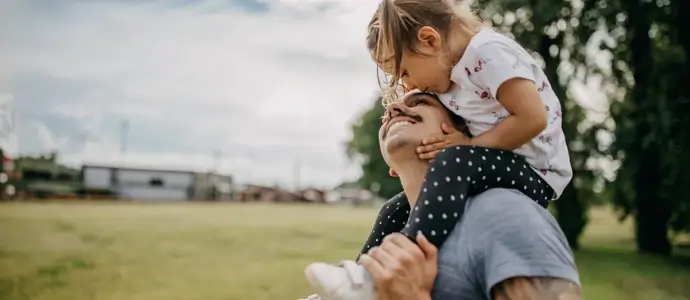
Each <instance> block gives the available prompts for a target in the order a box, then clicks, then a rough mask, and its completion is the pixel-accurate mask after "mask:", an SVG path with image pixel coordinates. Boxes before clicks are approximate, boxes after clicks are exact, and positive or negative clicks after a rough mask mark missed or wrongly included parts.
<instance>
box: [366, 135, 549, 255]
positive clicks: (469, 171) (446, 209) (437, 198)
mask: <svg viewBox="0 0 690 300" xmlns="http://www.w3.org/2000/svg"><path fill="white" fill-rule="evenodd" d="M492 188H508V189H515V190H519V191H521V192H523V193H524V194H525V195H527V196H528V197H530V198H532V199H533V200H534V201H536V202H537V203H538V204H539V205H541V206H543V207H547V206H548V204H549V202H550V201H551V199H552V198H553V196H554V192H553V189H551V187H549V185H548V184H547V183H546V182H545V181H544V180H543V179H542V178H541V177H540V176H539V175H537V173H536V171H534V169H532V167H531V166H530V165H529V164H527V162H525V160H524V158H522V157H521V156H519V155H517V154H515V153H513V152H510V151H503V150H497V149H489V148H481V147H474V146H453V147H449V148H446V149H444V150H442V151H441V152H440V153H439V154H438V155H437V156H436V158H435V159H434V160H433V161H432V162H431V164H430V165H429V169H428V170H427V173H426V177H425V179H424V184H423V186H422V190H421V192H420V194H419V198H417V202H416V203H415V205H414V207H412V208H411V207H410V205H409V202H408V201H407V197H405V194H403V193H400V194H398V195H397V196H395V197H393V198H391V199H390V200H388V201H387V202H386V203H385V204H384V205H383V208H381V212H380V213H379V215H378V217H377V219H376V223H374V228H373V229H372V231H371V234H370V235H369V238H368V239H367V241H366V243H365V244H364V247H363V248H362V250H361V251H360V254H362V253H366V252H367V251H369V249H371V248H372V247H375V246H378V245H380V244H381V242H382V241H383V238H384V237H385V236H386V235H388V234H391V233H393V232H402V233H403V234H405V235H406V236H408V237H409V238H410V239H411V240H412V241H415V236H416V234H417V232H421V233H423V234H424V236H425V237H426V238H427V239H428V240H429V241H430V242H431V243H433V244H434V245H435V246H436V247H441V245H442V244H443V242H444V241H445V240H446V237H447V236H448V234H449V233H450V231H451V230H452V229H453V228H454V227H455V224H456V223H457V222H458V220H459V219H460V217H462V213H463V211H464V210H465V203H466V201H467V198H468V197H471V196H474V195H477V194H479V193H482V192H484V191H486V190H488V189H492Z"/></svg>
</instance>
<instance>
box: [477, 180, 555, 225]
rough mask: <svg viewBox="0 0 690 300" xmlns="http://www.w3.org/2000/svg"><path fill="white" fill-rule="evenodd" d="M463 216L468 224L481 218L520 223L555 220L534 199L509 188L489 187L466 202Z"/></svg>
mask: <svg viewBox="0 0 690 300" xmlns="http://www.w3.org/2000/svg"><path fill="white" fill-rule="evenodd" d="M464 218H465V221H464V222H467V223H470V224H473V223H474V222H475V221H482V220H483V221H486V220H494V221H496V220H495V219H501V220H503V221H505V222H507V223H510V222H520V223H521V224H524V222H525V221H526V219H529V220H535V219H536V220H540V222H548V223H551V222H556V220H555V219H554V218H553V216H552V215H551V214H550V213H549V212H548V211H547V210H545V209H543V208H542V207H541V206H539V205H538V204H537V203H536V202H535V201H534V200H532V199H531V198H529V197H527V196H526V195H525V194H523V193H520V192H519V191H517V190H511V189H491V190H488V191H486V192H484V193H482V194H479V195H477V196H475V197H473V198H472V199H471V200H470V201H469V203H468V204H467V208H466V211H465V214H464ZM487 218H488V219H487ZM481 223H485V222H481ZM492 223H495V222H492Z"/></svg>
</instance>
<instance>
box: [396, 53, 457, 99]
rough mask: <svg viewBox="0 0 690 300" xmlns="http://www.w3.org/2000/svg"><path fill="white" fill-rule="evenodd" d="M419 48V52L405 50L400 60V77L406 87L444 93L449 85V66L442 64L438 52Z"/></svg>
mask: <svg viewBox="0 0 690 300" xmlns="http://www.w3.org/2000/svg"><path fill="white" fill-rule="evenodd" d="M420 48H428V47H420ZM419 50H420V51H419V52H421V54H420V53H415V52H413V51H405V52H404V53H403V56H402V60H401V61H400V78H401V80H402V82H403V84H404V85H405V87H406V89H408V90H414V89H418V90H420V91H428V92H434V93H439V94H442V93H445V92H446V91H448V89H450V85H451V82H450V72H451V67H449V66H446V65H444V63H443V62H442V60H441V57H440V53H433V51H429V50H431V49H419ZM425 50H426V51H425Z"/></svg>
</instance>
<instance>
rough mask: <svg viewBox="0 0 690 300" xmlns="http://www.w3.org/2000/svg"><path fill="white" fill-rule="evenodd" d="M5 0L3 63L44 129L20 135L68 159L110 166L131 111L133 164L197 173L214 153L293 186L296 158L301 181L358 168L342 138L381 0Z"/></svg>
mask: <svg viewBox="0 0 690 300" xmlns="http://www.w3.org/2000/svg"><path fill="white" fill-rule="evenodd" d="M14 1H15V2H13V3H10V4H9V5H7V4H5V5H6V6H5V7H4V8H3V9H8V10H10V9H11V10H12V15H13V17H12V18H8V19H6V20H5V21H4V22H3V21H0V25H2V26H0V27H4V26H5V25H7V26H8V27H5V28H10V27H11V28H14V29H13V30H12V31H8V30H4V31H3V30H2V29H0V40H2V41H3V44H5V46H0V54H1V55H0V57H9V58H10V61H12V63H13V65H12V68H13V71H14V72H13V74H14V75H15V76H14V78H13V79H14V80H12V89H13V92H14V94H15V102H16V104H17V106H18V114H19V121H20V122H26V123H30V122H40V124H42V126H43V127H40V126H39V127H37V128H43V129H41V130H37V131H36V132H35V133H36V136H35V137H32V136H31V134H26V136H22V137H20V141H21V140H22V139H23V140H29V139H32V138H39V139H43V137H45V135H43V134H40V133H41V132H43V133H46V132H50V133H52V135H49V136H51V139H47V138H45V139H44V141H49V140H50V141H52V143H53V144H52V145H54V146H56V147H58V146H59V147H60V150H61V157H62V158H63V159H64V160H65V161H68V162H70V163H75V164H78V163H81V162H83V161H89V162H107V163H119V162H120V161H121V160H122V158H121V157H120V155H119V138H120V137H119V135H120V133H119V132H118V130H119V129H118V128H119V127H118V124H119V122H120V120H122V119H128V120H130V124H131V125H130V132H129V136H130V137H131V138H130V139H129V142H128V144H129V147H128V151H127V155H126V160H127V162H128V163H130V164H145V165H148V166H158V167H161V166H162V167H170V166H174V167H185V168H187V167H192V168H197V169H204V168H208V167H209V166H212V165H213V158H212V153H213V151H215V150H216V149H218V150H221V151H223V152H224V153H226V154H225V159H224V161H225V163H224V164H223V167H224V169H225V170H227V171H229V172H231V173H233V174H235V175H236V176H237V177H238V178H239V179H240V180H258V181H264V182H274V181H277V182H281V183H284V184H290V183H291V182H293V178H292V175H293V169H292V165H293V161H294V160H299V161H300V162H301V165H302V168H303V171H302V172H301V173H302V179H301V181H302V183H303V184H316V185H332V184H336V183H338V182H339V181H341V180H343V179H348V178H353V177H354V176H355V175H356V171H355V170H356V167H355V166H352V165H351V164H349V163H348V162H347V159H346V158H345V156H344V149H343V148H342V141H343V140H345V139H346V138H347V137H348V134H349V132H348V131H349V124H350V123H351V121H352V120H353V118H354V117H355V115H356V113H358V112H360V111H361V110H362V109H363V108H365V107H366V106H368V105H370V101H372V95H373V93H374V92H375V91H376V90H377V88H378V86H377V83H376V75H375V67H374V65H373V64H372V63H371V62H370V60H369V57H368V54H367V52H366V49H365V45H364V36H365V33H366V30H365V29H366V24H367V22H368V19H369V17H370V16H371V14H372V13H373V10H374V9H375V6H376V4H377V3H378V1H377V0H366V1H364V0H350V1H335V0H318V1H317V0H310V1H307V0H305V1H296V0H276V1H272V2H266V3H267V5H268V8H269V9H268V11H266V12H249V11H246V10H243V9H242V7H233V6H228V5H227V4H224V3H227V2H223V1H205V2H203V3H200V4H194V5H179V6H174V7H170V6H167V7H166V5H167V4H165V2H164V1H162V2H160V3H159V2H154V3H149V4H138V2H136V1H132V2H130V1H124V2H116V1H113V2H104V1H96V2H72V1H61V2H60V3H61V4H60V5H58V6H57V7H47V8H46V7H42V6H38V5H32V2H30V1H29V2H24V3H28V4H26V5H21V4H18V3H19V2H21V0H14ZM10 2H12V1H10ZM250 2H251V1H246V3H247V4H251V3H250ZM236 3H244V2H236ZM257 3H259V4H260V2H257ZM254 4H256V3H254ZM0 10H2V9H0ZM8 15H9V14H7V15H6V16H8ZM10 25H11V26H10ZM5 42H7V43H5ZM3 81H4V80H3ZM44 90H45V92H41V91H44ZM36 108H39V110H36ZM68 123H69V124H72V125H70V126H71V127H69V128H67V127H65V128H64V129H58V128H62V127H60V126H63V125H64V124H68ZM75 124H76V125H75ZM64 126H67V125H64ZM44 129H45V130H44ZM24 144H31V142H26V143H23V144H20V150H22V145H24ZM44 146H46V147H47V146H51V145H48V144H45V145H44ZM24 150H26V151H29V150H32V149H24Z"/></svg>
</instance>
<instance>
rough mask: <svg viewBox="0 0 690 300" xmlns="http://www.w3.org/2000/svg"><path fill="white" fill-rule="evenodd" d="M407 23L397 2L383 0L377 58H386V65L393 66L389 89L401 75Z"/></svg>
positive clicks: (380, 10) (380, 12)
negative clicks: (403, 41)
mask: <svg viewBox="0 0 690 300" xmlns="http://www.w3.org/2000/svg"><path fill="white" fill-rule="evenodd" d="M405 29H406V23H405V20H404V19H403V16H402V14H401V11H400V9H399V8H398V7H397V5H396V4H395V0H383V1H382V2H381V7H380V8H379V37H378V41H379V45H378V47H377V49H378V53H377V55H376V56H377V57H379V58H385V59H386V60H389V61H386V62H384V63H385V64H386V65H390V66H392V67H393V68H392V70H391V71H392V75H393V76H392V78H391V82H389V83H388V85H389V87H394V86H395V85H397V84H398V79H399V76H400V75H399V74H400V61H401V60H402V52H403V47H402V45H401V43H402V40H403V31H404V30H405Z"/></svg>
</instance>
